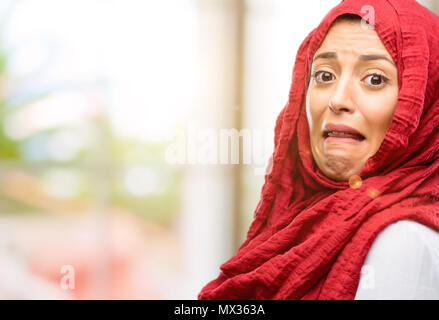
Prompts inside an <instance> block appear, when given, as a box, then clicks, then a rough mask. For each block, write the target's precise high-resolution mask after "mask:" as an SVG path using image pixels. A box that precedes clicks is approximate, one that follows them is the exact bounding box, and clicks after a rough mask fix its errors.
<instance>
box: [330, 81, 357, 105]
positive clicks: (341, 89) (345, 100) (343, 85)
mask: <svg viewBox="0 0 439 320" xmlns="http://www.w3.org/2000/svg"><path fill="white" fill-rule="evenodd" d="M351 83H352V80H350V79H349V78H345V79H340V80H339V81H337V82H336V85H335V88H334V92H333V94H332V96H331V99H330V100H329V107H330V109H331V110H332V111H333V112H335V113H340V112H349V113H352V112H354V110H355V107H354V104H353V102H352V94H353V92H352V88H351Z"/></svg>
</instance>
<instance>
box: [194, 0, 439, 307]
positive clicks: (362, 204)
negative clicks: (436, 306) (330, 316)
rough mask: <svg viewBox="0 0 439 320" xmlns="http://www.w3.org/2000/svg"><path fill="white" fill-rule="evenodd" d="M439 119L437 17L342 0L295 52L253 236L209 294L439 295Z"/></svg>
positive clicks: (382, 0) (417, 8)
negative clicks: (291, 74)
mask: <svg viewBox="0 0 439 320" xmlns="http://www.w3.org/2000/svg"><path fill="white" fill-rule="evenodd" d="M365 13H366V15H365ZM438 124H439V18H438V17H437V16H436V15H434V14H433V13H432V12H430V11H429V10H427V9H426V8H424V7H422V6H421V5H419V4H418V3H417V2H416V1H414V0H405V1H399V0H344V1H342V2H341V3H340V4H339V5H338V6H337V7H335V8H334V9H332V10H331V11H330V12H329V13H328V14H327V16H326V17H325V18H324V19H323V21H322V22H321V24H320V25H319V26H318V27H317V28H316V29H314V30H313V31H312V32H311V33H310V34H309V35H308V37H307V38H306V39H305V40H304V42H303V43H302V45H301V47H300V48H299V50H298V54H297V57H296V63H295V66H294V71H293V79H292V85H291V90H290V94H289V99H288V103H287V105H286V106H285V108H284V109H283V110H282V112H281V113H280V115H279V117H278V119H277V122H276V128H275V150H274V153H273V156H272V159H273V160H272V162H271V164H270V166H269V168H268V171H267V174H266V176H265V184H264V186H263V189H262V195H261V200H260V202H259V204H258V206H257V208H256V211H255V218H254V221H253V222H252V224H251V226H250V229H249V231H248V234H247V239H246V241H245V242H244V243H243V244H242V245H241V247H240V248H239V250H238V252H237V254H236V255H235V256H234V257H233V258H232V259H230V260H229V261H228V262H226V263H225V264H223V265H222V266H221V272H220V275H219V276H218V278H217V279H215V280H213V281H211V282H210V283H208V284H207V285H206V286H205V287H204V288H203V289H202V291H201V292H200V294H199V299H355V298H356V299H417V298H420V299H429V298H431V299H439V266H438V261H439V250H438V248H439V170H438V167H439V152H438V149H439V130H438ZM362 277H363V279H362ZM363 280H364V281H363Z"/></svg>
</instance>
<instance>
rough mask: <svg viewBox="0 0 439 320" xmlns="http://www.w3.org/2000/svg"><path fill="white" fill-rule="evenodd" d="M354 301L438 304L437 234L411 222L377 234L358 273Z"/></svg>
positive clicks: (388, 228)
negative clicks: (426, 302)
mask: <svg viewBox="0 0 439 320" xmlns="http://www.w3.org/2000/svg"><path fill="white" fill-rule="evenodd" d="M355 299H356V300H390V299H392V300H417V299H425V300H436V299H437V300H439V233H438V232H436V231H435V230H433V229H431V228H429V227H427V226H425V225H422V224H420V223H417V222H415V221H411V220H401V221H398V222H396V223H393V224H391V225H389V226H388V227H386V228H385V229H384V230H383V231H381V232H380V233H379V234H378V236H377V237H376V239H375V241H374V242H373V244H372V246H371V248H370V250H369V253H368V255H367V257H366V260H365V262H364V265H363V267H362V271H361V277H360V283H359V286H358V289H357V293H356V296H355Z"/></svg>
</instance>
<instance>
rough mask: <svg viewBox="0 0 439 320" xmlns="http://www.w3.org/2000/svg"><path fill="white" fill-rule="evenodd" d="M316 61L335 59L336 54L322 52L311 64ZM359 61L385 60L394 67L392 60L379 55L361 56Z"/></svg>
mask: <svg viewBox="0 0 439 320" xmlns="http://www.w3.org/2000/svg"><path fill="white" fill-rule="evenodd" d="M317 59H337V53H336V52H322V53H319V54H318V55H316V56H315V57H314V59H313V61H312V62H313V63H314V62H315V61H316V60H317ZM358 59H359V60H361V61H373V60H386V61H387V62H390V63H391V64H393V65H395V62H393V60H392V59H389V58H388V57H386V56H384V55H380V54H363V55H361V56H359V57H358Z"/></svg>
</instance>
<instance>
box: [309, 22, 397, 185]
mask: <svg viewBox="0 0 439 320" xmlns="http://www.w3.org/2000/svg"><path fill="white" fill-rule="evenodd" d="M311 74H312V76H311V80H310V84H309V89H308V92H307V99H306V112H307V118H308V124H309V127H310V138H311V141H310V143H311V151H312V155H313V157H314V160H315V161H316V164H317V165H318V167H319V168H320V170H321V171H322V172H323V173H324V174H325V175H326V176H327V177H329V178H331V179H333V180H336V181H347V180H349V178H350V177H351V176H353V175H357V174H359V173H360V172H361V170H362V169H363V167H364V165H365V163H366V161H367V159H368V158H369V157H371V156H373V155H374V154H375V153H376V151H377V150H378V149H379V147H380V145H381V142H382V141H383V139H384V137H385V135H386V131H387V129H388V128H389V126H390V123H391V121H392V118H393V113H394V111H395V108H396V104H397V100H398V70H397V67H396V65H395V64H394V62H393V60H392V57H391V56H390V54H389V53H388V52H387V50H386V47H385V46H384V44H383V43H382V42H381V40H380V38H379V37H378V35H377V33H376V31H375V30H373V29H367V28H363V27H362V25H361V23H360V21H358V23H357V22H352V21H339V22H337V23H335V24H334V25H333V26H332V28H331V29H330V31H329V32H328V33H327V35H326V37H325V39H324V41H323V43H322V45H321V46H320V48H319V49H318V50H317V52H316V54H315V56H314V61H313V64H312V70H311ZM330 106H331V107H330ZM337 125H344V126H348V127H349V128H346V127H340V126H338V127H337ZM351 129H354V130H356V132H357V133H360V134H361V136H357V135H352V133H351V131H352V130H351Z"/></svg>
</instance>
